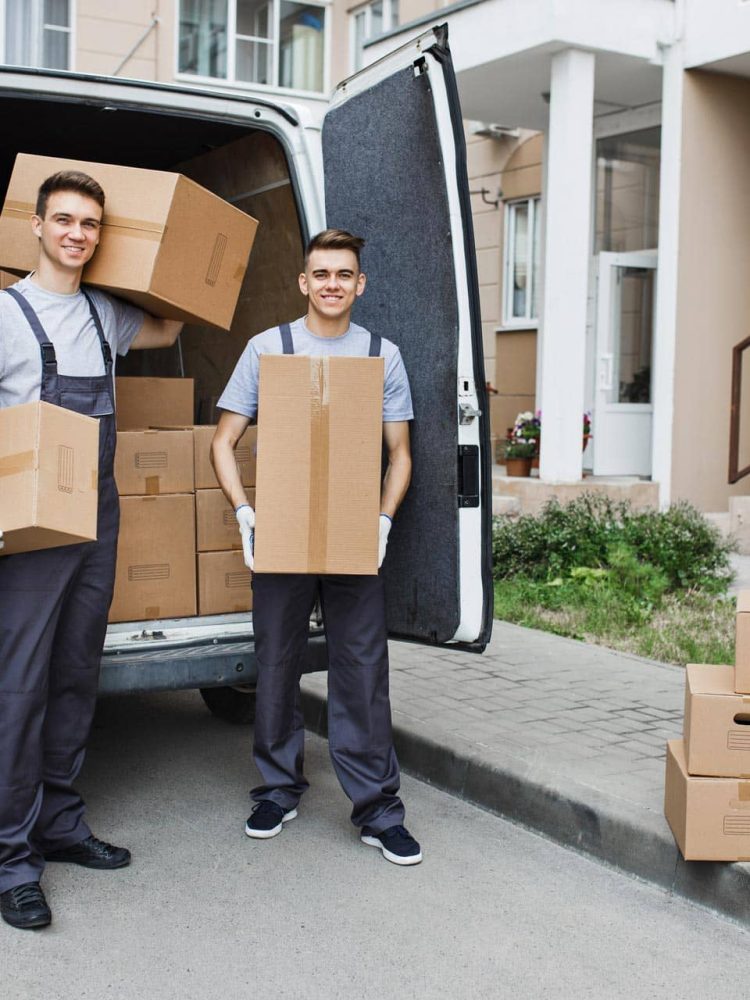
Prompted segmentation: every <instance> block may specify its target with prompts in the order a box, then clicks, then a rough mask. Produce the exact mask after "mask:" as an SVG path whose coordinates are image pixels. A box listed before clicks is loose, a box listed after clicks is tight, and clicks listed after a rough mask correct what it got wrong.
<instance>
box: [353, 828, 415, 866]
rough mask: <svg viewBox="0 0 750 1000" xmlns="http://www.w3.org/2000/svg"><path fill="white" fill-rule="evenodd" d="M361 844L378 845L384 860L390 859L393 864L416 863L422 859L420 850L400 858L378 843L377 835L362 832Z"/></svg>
mask: <svg viewBox="0 0 750 1000" xmlns="http://www.w3.org/2000/svg"><path fill="white" fill-rule="evenodd" d="M359 839H360V840H361V841H362V843H363V844H367V846H368V847H379V848H380V850H381V851H382V854H383V857H384V858H385V860H386V861H390V862H391V863H392V864H394V865H418V864H419V862H420V861H421V860H422V852H421V851H420V852H419V854H412V855H411V857H408V858H402V857H401V855H399V854H393V852H392V851H389V850H387V849H386V848H385V847H383V845H382V844H381V843H380V841H379V840H378V838H377V837H368V836H367V835H366V834H364V833H363V834H362V836H361V837H360V838H359Z"/></svg>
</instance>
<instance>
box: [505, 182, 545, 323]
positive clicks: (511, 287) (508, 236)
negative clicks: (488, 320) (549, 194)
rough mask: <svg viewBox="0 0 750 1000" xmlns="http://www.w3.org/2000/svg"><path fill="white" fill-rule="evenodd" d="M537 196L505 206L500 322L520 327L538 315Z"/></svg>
mask: <svg viewBox="0 0 750 1000" xmlns="http://www.w3.org/2000/svg"><path fill="white" fill-rule="evenodd" d="M540 205H541V200H540V198H538V197H536V198H524V199H522V200H520V201H510V202H507V203H506V205H505V252H504V261H505V262H504V280H503V290H504V305H503V325H504V326H522V325H524V324H526V323H536V321H537V320H538V318H539V264H540V253H541V246H540V243H541V241H540V239H539V228H540V224H541V218H542V213H541V208H540Z"/></svg>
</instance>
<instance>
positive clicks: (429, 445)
mask: <svg viewBox="0 0 750 1000" xmlns="http://www.w3.org/2000/svg"><path fill="white" fill-rule="evenodd" d="M322 148H323V166H324V175H325V208H326V224H327V225H328V226H334V227H340V228H343V229H348V230H350V231H352V232H354V233H356V234H357V235H359V236H363V237H364V239H365V241H366V246H365V248H364V251H363V257H362V261H363V263H362V266H363V270H364V271H365V272H366V274H367V279H368V283H367V290H366V292H365V294H364V295H363V296H362V298H360V299H359V300H358V301H357V304H356V306H355V309H354V315H353V318H354V320H355V322H357V323H360V324H361V325H362V326H365V327H367V329H369V330H371V331H372V332H373V333H378V334H380V335H381V336H383V337H387V338H388V339H389V340H392V341H394V342H395V343H396V344H398V346H399V348H400V350H401V353H402V356H403V359H404V363H405V365H406V370H407V372H408V375H409V381H410V383H411V391H412V397H413V401H414V421H413V424H412V427H411V440H412V456H413V476H412V483H411V487H410V489H409V492H408V494H407V496H406V499H405V501H404V503H403V506H402V507H401V509H400V510H399V512H398V515H397V517H396V518H395V520H394V524H393V530H392V531H391V535H390V539H389V543H388V552H387V556H386V560H385V563H384V572H385V574H386V585H387V586H386V592H387V609H388V627H389V631H390V633H391V635H392V636H393V637H394V638H404V639H412V640H416V641H418V642H422V643H429V644H433V645H443V644H448V643H450V644H452V645H453V644H460V645H461V646H463V647H465V648H471V649H474V650H477V651H481V650H482V649H484V647H485V646H486V645H487V642H488V641H489V637H490V632H491V629H492V608H493V592H492V573H491V473H490V442H489V411H488V406H487V393H486V383H485V376H484V357H483V350H482V327H481V322H480V311H479V290H478V285H477V275H476V259H475V253H474V234H473V227H472V219H471V208H470V203H469V185H468V178H467V173H466V148H465V143H464V134H463V125H462V121H461V112H460V108H459V103H458V93H457V89H456V80H455V75H454V72H453V66H452V62H451V55H450V51H449V49H448V29H447V26H442V27H437V28H434V29H432V30H431V31H428V32H426V33H425V34H423V35H422V36H421V37H419V38H417V39H415V40H414V41H412V42H410V43H409V44H407V45H405V46H404V47H402V48H400V49H398V50H397V51H395V52H393V53H391V54H390V55H388V56H386V57H385V58H384V59H381V60H380V61H379V62H376V63H374V64H373V65H372V66H369V67H367V68H366V69H364V70H363V71H361V72H360V73H358V74H357V75H356V76H353V77H351V78H350V79H348V80H345V81H344V82H343V83H341V84H339V86H338V88H337V90H336V93H335V94H334V97H333V99H332V101H331V105H330V108H329V110H328V112H327V113H326V115H325V118H324V121H323V130H322Z"/></svg>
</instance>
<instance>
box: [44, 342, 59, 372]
mask: <svg viewBox="0 0 750 1000" xmlns="http://www.w3.org/2000/svg"><path fill="white" fill-rule="evenodd" d="M41 347H42V364H43V365H44V366H45V367H47V366H50V365H51V366H54V367H57V355H56V354H55V348H54V345H53V344H42V345H41Z"/></svg>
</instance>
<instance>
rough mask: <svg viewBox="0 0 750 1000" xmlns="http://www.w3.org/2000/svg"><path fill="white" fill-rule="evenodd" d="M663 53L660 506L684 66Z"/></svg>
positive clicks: (665, 485) (668, 479)
mask: <svg viewBox="0 0 750 1000" xmlns="http://www.w3.org/2000/svg"><path fill="white" fill-rule="evenodd" d="M663 53H664V67H663V70H662V124H661V171H660V176H659V265H658V269H657V272H656V318H655V322H654V374H653V378H652V381H651V387H652V393H653V402H654V420H653V426H652V438H651V445H652V456H653V457H652V464H651V470H652V471H651V475H652V478H653V480H654V482H656V483H658V484H659V503H660V505H661V506H662V507H665V506H667V505H668V504H669V501H670V499H671V492H672V423H673V419H674V377H675V354H676V344H677V280H678V259H679V238H680V182H681V177H682V89H683V74H684V67H683V53H682V45H681V43H679V42H677V43H676V44H674V45H671V46H669V47H668V48H665V49H664V50H663Z"/></svg>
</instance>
